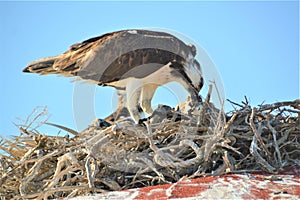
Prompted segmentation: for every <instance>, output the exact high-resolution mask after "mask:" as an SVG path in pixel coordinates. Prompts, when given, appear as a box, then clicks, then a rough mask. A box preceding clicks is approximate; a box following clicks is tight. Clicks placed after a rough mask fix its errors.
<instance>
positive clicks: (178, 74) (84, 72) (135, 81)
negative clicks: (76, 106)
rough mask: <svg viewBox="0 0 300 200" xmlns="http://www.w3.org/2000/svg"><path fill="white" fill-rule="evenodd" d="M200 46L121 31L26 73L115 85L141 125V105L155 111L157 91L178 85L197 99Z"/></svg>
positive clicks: (35, 64)
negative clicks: (197, 51)
mask: <svg viewBox="0 0 300 200" xmlns="http://www.w3.org/2000/svg"><path fill="white" fill-rule="evenodd" d="M195 56H196V47H195V46H194V45H192V44H186V43H184V42H183V41H181V40H180V39H178V38H177V37H175V36H173V35H171V34H169V33H165V32H158V31H151V30H139V29H136V30H121V31H116V32H111V33H107V34H104V35H101V36H98V37H94V38H91V39H88V40H85V41H83V42H81V43H77V44H74V45H72V46H71V47H70V49H69V50H68V51H66V52H65V53H63V54H61V55H58V56H52V57H46V58H42V59H39V60H36V61H33V62H31V63H29V64H28V65H27V67H26V68H25V69H24V70H23V72H31V73H38V74H41V75H46V74H59V75H63V76H67V77H70V76H77V77H79V78H80V79H83V80H88V81H93V82H94V83H96V84H98V85H101V86H112V87H115V88H116V89H117V91H118V95H119V108H118V110H122V108H127V109H128V111H129V113H130V116H131V117H132V119H133V120H134V121H135V122H136V123H138V122H139V119H140V113H139V109H138V106H140V107H141V108H142V110H143V111H144V112H146V113H147V114H151V113H152V112H153V110H152V107H151V100H152V97H153V95H154V93H155V91H156V89H157V88H158V87H159V86H161V85H164V84H166V83H169V82H174V81H176V82H178V83H179V84H181V85H182V86H183V87H184V88H185V89H186V90H187V91H188V92H189V94H190V96H191V98H192V99H193V100H194V101H198V100H199V96H198V93H199V91H200V89H201V88H202V86H203V83H204V80H203V75H202V71H201V67H200V64H199V62H198V61H197V60H196V59H195Z"/></svg>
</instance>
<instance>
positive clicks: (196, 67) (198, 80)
mask: <svg viewBox="0 0 300 200" xmlns="http://www.w3.org/2000/svg"><path fill="white" fill-rule="evenodd" d="M189 46H190V53H189V54H188V56H187V59H186V63H185V73H186V75H187V76H188V78H189V79H190V81H191V84H192V86H193V88H194V89H195V90H196V92H197V93H199V92H200V90H201V88H202V87H203V84H204V79H203V74H202V70H201V66H200V63H199V62H198V61H197V60H196V58H195V56H196V47H195V46H194V45H189Z"/></svg>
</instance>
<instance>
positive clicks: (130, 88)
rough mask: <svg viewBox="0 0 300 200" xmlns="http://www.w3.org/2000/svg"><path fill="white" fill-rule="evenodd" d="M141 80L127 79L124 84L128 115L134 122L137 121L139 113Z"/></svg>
mask: <svg viewBox="0 0 300 200" xmlns="http://www.w3.org/2000/svg"><path fill="white" fill-rule="evenodd" d="M141 85H142V81H141V80H138V79H134V80H130V81H128V83H127V85H126V101H127V102H126V103H127V109H128V111H129V113H130V116H131V117H132V119H133V120H134V122H135V123H136V124H138V123H139V119H140V113H139V109H138V103H139V99H140V95H141V89H142V88H141Z"/></svg>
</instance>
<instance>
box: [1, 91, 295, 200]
mask: <svg viewBox="0 0 300 200" xmlns="http://www.w3.org/2000/svg"><path fill="white" fill-rule="evenodd" d="M190 103H191V102H189V101H187V102H185V103H183V104H181V105H179V107H178V108H177V109H172V108H170V107H168V106H159V107H158V108H157V109H156V110H155V111H154V113H153V115H152V116H151V117H150V118H149V119H148V120H146V121H145V122H144V123H143V125H135V124H134V123H133V122H132V120H130V119H128V118H123V119H120V120H117V121H116V122H114V123H113V124H110V123H109V122H107V121H104V120H100V119H97V120H95V121H94V122H93V123H92V124H91V125H90V126H89V127H88V128H87V129H86V130H84V131H82V132H81V133H77V132H76V131H73V130H70V129H67V128H65V127H63V126H59V125H54V126H57V127H59V128H61V129H64V130H67V131H68V132H70V133H72V134H73V135H74V136H73V137H70V136H69V135H65V136H63V137H61V136H51V135H45V134H41V133H39V132H38V130H37V129H38V128H37V127H35V125H36V124H38V125H40V124H39V123H37V122H38V121H39V120H40V121H43V122H44V121H45V120H42V118H43V117H45V116H47V113H46V110H45V109H42V111H41V112H34V113H33V114H32V115H30V117H29V118H28V119H27V120H25V122H24V124H25V125H19V129H20V135H19V136H15V137H13V138H12V139H10V140H7V139H4V138H2V141H1V142H0V148H1V149H2V150H3V152H4V153H1V154H0V173H1V179H0V185H1V188H0V196H1V199H22V198H24V199H31V198H32V199H33V198H34V199H47V198H60V197H75V196H79V195H87V194H92V193H102V192H106V191H116V190H124V189H129V188H137V187H145V186H150V185H158V184H165V183H173V182H176V181H178V180H179V179H180V178H182V177H184V176H187V177H191V178H193V177H205V176H217V175H223V174H226V173H244V172H254V171H266V172H269V173H277V172H278V171H279V170H280V169H282V168H285V167H289V166H299V165H300V160H299V158H300V143H299V139H300V128H299V127H300V126H299V122H300V100H295V101H287V102H277V103H274V104H268V105H260V106H257V107H253V108H252V107H251V106H249V105H248V103H247V102H246V103H243V104H237V103H233V102H232V104H233V105H234V107H235V109H234V111H232V112H230V113H227V114H225V113H224V112H223V111H222V110H218V109H216V108H215V107H214V106H213V104H212V103H210V100H209V96H208V97H207V98H206V100H205V101H204V102H203V103H200V104H199V105H198V106H196V107H195V106H191V104H190ZM48 124H50V123H48ZM50 125H53V124H50Z"/></svg>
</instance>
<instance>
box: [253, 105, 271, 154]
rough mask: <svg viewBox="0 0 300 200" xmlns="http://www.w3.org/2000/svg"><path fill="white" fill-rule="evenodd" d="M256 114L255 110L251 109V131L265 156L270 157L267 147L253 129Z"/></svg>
mask: <svg viewBox="0 0 300 200" xmlns="http://www.w3.org/2000/svg"><path fill="white" fill-rule="evenodd" d="M255 113H256V108H253V109H252V112H251V115H250V126H251V129H252V131H253V133H254V136H255V137H256V138H257V140H258V142H259V144H260V145H261V146H262V148H263V149H264V151H265V152H266V154H267V155H270V154H271V153H270V152H269V150H268V149H267V147H266V146H265V144H264V142H263V140H262V138H261V136H260V134H259V133H258V131H257V129H256V128H255V124H254V115H255Z"/></svg>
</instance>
